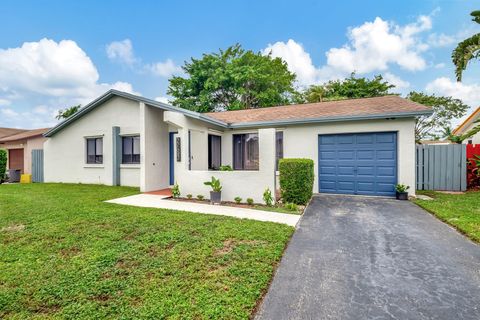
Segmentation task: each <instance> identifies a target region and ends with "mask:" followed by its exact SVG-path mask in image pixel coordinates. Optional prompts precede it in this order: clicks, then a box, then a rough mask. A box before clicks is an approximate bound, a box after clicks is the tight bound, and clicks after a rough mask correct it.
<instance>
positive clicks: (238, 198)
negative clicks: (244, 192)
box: [233, 197, 242, 204]
mask: <svg viewBox="0 0 480 320" xmlns="http://www.w3.org/2000/svg"><path fill="white" fill-rule="evenodd" d="M233 200H235V202H236V203H237V204H239V203H240V202H242V198H240V197H235V199H233Z"/></svg>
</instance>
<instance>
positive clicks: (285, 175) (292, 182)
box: [278, 159, 314, 204]
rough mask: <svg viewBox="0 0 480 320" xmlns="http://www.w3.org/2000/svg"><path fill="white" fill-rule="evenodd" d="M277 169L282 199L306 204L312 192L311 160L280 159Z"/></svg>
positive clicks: (312, 174)
mask: <svg viewBox="0 0 480 320" xmlns="http://www.w3.org/2000/svg"><path fill="white" fill-rule="evenodd" d="M278 170H279V171H280V189H281V193H282V199H283V201H284V202H292V203H295V204H307V202H308V201H309V200H310V198H311V197H312V193H313V191H312V190H313V179H314V173H313V160H311V159H280V161H279V164H278Z"/></svg>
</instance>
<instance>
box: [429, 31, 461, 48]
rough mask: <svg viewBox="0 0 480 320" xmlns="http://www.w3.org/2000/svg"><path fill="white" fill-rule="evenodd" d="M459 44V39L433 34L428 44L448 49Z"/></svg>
mask: <svg viewBox="0 0 480 320" xmlns="http://www.w3.org/2000/svg"><path fill="white" fill-rule="evenodd" d="M457 42H458V40H457V37H455V36H451V35H446V34H445V33H432V34H430V35H429V36H428V44H429V45H430V46H432V47H447V46H449V45H451V44H453V43H457Z"/></svg>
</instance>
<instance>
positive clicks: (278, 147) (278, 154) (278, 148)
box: [275, 131, 283, 170]
mask: <svg viewBox="0 0 480 320" xmlns="http://www.w3.org/2000/svg"><path fill="white" fill-rule="evenodd" d="M275 140H276V141H275V169H276V170H278V160H280V159H283V131H277V132H276V134H275Z"/></svg>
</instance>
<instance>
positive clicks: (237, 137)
mask: <svg viewBox="0 0 480 320" xmlns="http://www.w3.org/2000/svg"><path fill="white" fill-rule="evenodd" d="M243 137H244V135H243V134H234V135H233V169H235V170H243V142H242V140H243Z"/></svg>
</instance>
